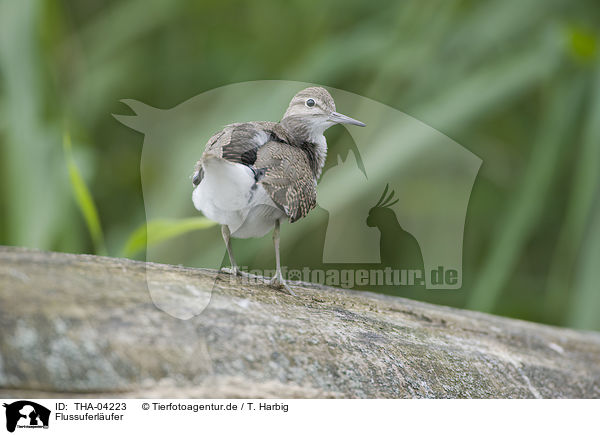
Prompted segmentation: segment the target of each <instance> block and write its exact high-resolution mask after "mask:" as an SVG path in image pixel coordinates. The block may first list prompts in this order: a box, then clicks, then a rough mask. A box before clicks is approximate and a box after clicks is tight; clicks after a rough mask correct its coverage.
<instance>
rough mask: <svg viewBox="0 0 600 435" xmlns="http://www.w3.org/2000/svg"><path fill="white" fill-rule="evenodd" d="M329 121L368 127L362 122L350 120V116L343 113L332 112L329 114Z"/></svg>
mask: <svg viewBox="0 0 600 435" xmlns="http://www.w3.org/2000/svg"><path fill="white" fill-rule="evenodd" d="M329 120H330V121H333V122H335V123H337V124H352V125H358V126H360V127H366V126H367V124H365V123H364V122H360V121H358V120H356V119H354V118H350V117H349V116H346V115H342V114H341V113H337V112H331V113H330V114H329Z"/></svg>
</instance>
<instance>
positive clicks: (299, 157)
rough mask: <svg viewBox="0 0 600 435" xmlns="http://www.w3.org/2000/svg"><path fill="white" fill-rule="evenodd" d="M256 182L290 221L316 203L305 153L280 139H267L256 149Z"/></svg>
mask: <svg viewBox="0 0 600 435" xmlns="http://www.w3.org/2000/svg"><path fill="white" fill-rule="evenodd" d="M255 167H256V170H257V171H258V173H259V175H260V177H259V179H258V183H260V184H261V185H262V186H263V187H264V188H265V190H266V191H267V193H268V194H269V195H270V197H271V199H272V200H273V202H275V204H276V205H277V206H278V207H279V208H280V209H281V210H283V211H284V213H285V214H286V215H287V216H288V217H289V219H290V222H295V221H297V220H298V219H300V218H303V217H304V216H306V215H307V214H308V212H309V211H311V210H312V209H313V208H314V207H315V206H316V204H317V182H316V180H315V177H314V175H313V173H312V171H311V169H310V164H309V161H308V157H307V156H306V153H304V151H302V150H301V149H300V148H297V147H294V146H291V145H288V144H286V143H282V142H276V141H270V142H268V143H266V144H265V145H263V146H262V147H260V148H259V149H258V151H257V158H256V162H255Z"/></svg>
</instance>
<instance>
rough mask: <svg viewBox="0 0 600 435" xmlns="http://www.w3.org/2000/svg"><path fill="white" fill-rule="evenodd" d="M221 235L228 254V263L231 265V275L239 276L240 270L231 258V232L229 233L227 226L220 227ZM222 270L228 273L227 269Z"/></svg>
mask: <svg viewBox="0 0 600 435" xmlns="http://www.w3.org/2000/svg"><path fill="white" fill-rule="evenodd" d="M221 234H223V240H224V241H225V246H226V247H227V254H229V262H230V263H231V271H230V272H231V274H232V275H241V274H242V273H241V272H240V268H239V267H238V266H237V264H236V262H235V258H233V250H232V249H231V232H230V231H229V227H228V226H227V225H221ZM223 270H225V271H228V270H227V268H224V269H223Z"/></svg>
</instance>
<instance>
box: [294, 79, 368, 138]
mask: <svg viewBox="0 0 600 435" xmlns="http://www.w3.org/2000/svg"><path fill="white" fill-rule="evenodd" d="M282 123H284V124H288V125H289V126H294V127H295V128H298V127H300V126H302V127H303V128H305V129H308V131H307V133H308V136H311V137H316V136H321V135H323V132H324V131H325V130H327V129H328V128H329V127H331V126H332V125H335V124H352V125H359V126H361V127H364V126H365V124H364V123H362V122H360V121H358V120H356V119H353V118H350V117H349V116H346V115H342V114H341V113H338V112H336V111H335V102H334V101H333V97H332V96H331V95H330V94H329V92H327V91H326V90H325V89H323V88H321V87H311V88H306V89H303V90H302V91H300V92H298V93H297V94H296V95H294V98H292V101H291V102H290V105H289V106H288V108H287V110H286V111H285V114H284V115H283V119H282Z"/></svg>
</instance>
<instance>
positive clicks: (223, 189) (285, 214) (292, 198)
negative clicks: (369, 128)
mask: <svg viewBox="0 0 600 435" xmlns="http://www.w3.org/2000/svg"><path fill="white" fill-rule="evenodd" d="M337 123H347V124H355V125H361V126H364V124H363V123H361V122H360V121H356V120H354V119H352V118H349V117H347V116H345V115H341V114H339V113H337V112H335V103H334V101H333V98H332V97H331V95H330V94H329V92H327V91H326V90H325V89H323V88H320V87H311V88H307V89H304V90H302V91H300V92H299V93H298V94H296V95H295V96H294V98H293V99H292V101H291V102H290V105H289V107H288V109H287V110H286V112H285V114H284V116H283V118H282V120H281V121H280V122H278V123H276V122H267V121H257V122H245V123H237V124H230V125H228V126H226V127H225V128H224V129H223V130H221V131H220V132H218V133H216V134H215V135H213V136H212V137H211V138H210V139H209V141H208V143H207V144H206V148H205V150H204V153H203V154H202V158H201V159H200V160H199V161H198V163H197V164H196V167H195V172H194V176H193V183H194V186H195V189H194V192H193V195H192V198H193V202H194V205H195V207H196V208H197V209H198V210H200V211H202V212H203V213H204V215H205V216H207V217H208V218H209V219H212V220H214V221H217V222H219V223H220V224H221V225H222V232H223V238H224V239H225V243H226V245H227V250H228V253H229V257H230V261H231V264H232V269H233V271H234V273H236V274H237V273H239V270H238V268H237V265H236V264H235V261H234V258H233V253H232V250H231V244H230V240H229V239H230V237H237V238H248V237H261V236H263V235H264V234H266V233H267V232H268V231H270V230H271V229H273V228H274V229H275V230H274V234H273V239H274V242H275V253H276V261H277V273H276V276H275V277H274V279H273V283H275V284H279V285H282V286H284V287H285V288H287V289H288V290H289V291H290V292H291V290H290V289H289V287H287V285H286V284H285V281H284V280H283V277H282V276H281V269H280V265H279V223H280V221H281V220H282V219H287V220H289V221H290V222H295V221H297V220H298V219H300V218H303V217H305V216H306V215H307V214H308V213H309V212H310V210H312V209H313V208H314V207H315V205H316V203H317V180H318V178H319V177H320V175H321V171H322V169H323V165H324V164H325V157H326V156H327V142H326V140H325V137H324V136H323V133H324V131H325V130H326V129H327V128H329V127H330V126H332V125H334V124H337Z"/></svg>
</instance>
